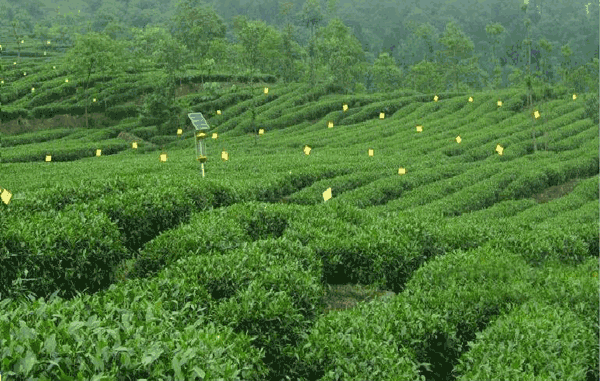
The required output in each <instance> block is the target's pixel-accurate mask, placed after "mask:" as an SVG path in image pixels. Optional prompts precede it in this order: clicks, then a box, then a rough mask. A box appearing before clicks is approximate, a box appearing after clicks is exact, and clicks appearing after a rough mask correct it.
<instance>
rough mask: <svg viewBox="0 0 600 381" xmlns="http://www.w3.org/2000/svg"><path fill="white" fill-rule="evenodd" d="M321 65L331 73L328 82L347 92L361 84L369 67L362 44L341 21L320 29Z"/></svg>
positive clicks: (318, 54) (318, 48) (319, 55)
mask: <svg viewBox="0 0 600 381" xmlns="http://www.w3.org/2000/svg"><path fill="white" fill-rule="evenodd" d="M316 50H317V56H318V58H319V63H321V64H323V65H325V67H326V68H327V69H328V70H327V71H328V72H329V73H330V75H329V78H328V80H329V81H332V82H334V83H337V84H338V85H339V86H340V87H342V88H343V89H345V91H349V90H351V85H352V84H354V83H356V82H359V81H360V79H362V78H361V75H362V73H364V72H365V69H366V68H367V67H368V65H367V64H366V62H365V53H364V51H363V50H362V47H361V45H360V42H359V41H358V40H357V39H356V37H354V36H353V35H352V34H351V33H350V29H349V28H348V27H347V26H345V25H344V23H342V21H341V20H340V19H333V20H331V21H330V22H329V24H328V25H327V26H326V27H325V28H321V29H319V31H318V33H317V38H316Z"/></svg>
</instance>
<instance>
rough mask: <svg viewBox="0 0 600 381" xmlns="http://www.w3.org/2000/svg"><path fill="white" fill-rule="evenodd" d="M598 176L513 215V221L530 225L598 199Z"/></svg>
mask: <svg viewBox="0 0 600 381" xmlns="http://www.w3.org/2000/svg"><path fill="white" fill-rule="evenodd" d="M598 196H599V194H598V176H594V177H591V178H588V179H585V180H582V181H580V182H579V183H578V184H577V185H576V186H575V189H573V191H572V192H570V193H569V194H566V195H564V196H563V197H560V198H557V199H554V200H552V201H550V202H547V203H543V204H538V205H535V206H533V207H531V208H528V209H526V210H524V211H523V212H521V213H519V214H516V215H514V216H512V217H511V221H512V222H513V223H519V224H522V225H529V224H533V223H539V222H542V221H545V220H547V219H549V218H552V217H553V216H557V215H560V214H561V213H564V212H567V211H570V210H574V209H576V208H579V207H581V206H582V205H584V204H586V203H587V202H589V201H593V200H598Z"/></svg>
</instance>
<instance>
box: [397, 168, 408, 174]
mask: <svg viewBox="0 0 600 381" xmlns="http://www.w3.org/2000/svg"><path fill="white" fill-rule="evenodd" d="M398 174H399V175H404V174H406V169H404V168H402V167H400V168H398Z"/></svg>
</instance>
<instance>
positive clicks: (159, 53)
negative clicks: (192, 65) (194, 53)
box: [152, 34, 189, 102]
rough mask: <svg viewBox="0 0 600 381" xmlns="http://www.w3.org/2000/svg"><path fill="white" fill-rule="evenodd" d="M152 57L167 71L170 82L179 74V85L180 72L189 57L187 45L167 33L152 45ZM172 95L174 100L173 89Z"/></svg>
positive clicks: (183, 69) (173, 81)
mask: <svg viewBox="0 0 600 381" xmlns="http://www.w3.org/2000/svg"><path fill="white" fill-rule="evenodd" d="M152 57H153V60H154V62H155V64H156V65H157V66H158V67H159V68H161V69H163V70H164V71H165V72H166V73H167V76H168V80H169V81H171V83H173V84H174V83H175V79H176V78H177V77H178V76H179V86H181V74H182V73H183V72H184V71H185V68H184V65H185V63H186V62H187V61H188V59H189V51H188V49H187V46H185V45H184V44H182V43H181V42H179V41H178V40H176V39H175V38H173V37H172V36H170V35H168V34H167V35H166V37H165V38H163V39H161V40H160V41H158V42H157V44H156V45H155V46H154V51H153V52H152ZM172 96H173V102H174V101H175V92H174V91H173V94H172Z"/></svg>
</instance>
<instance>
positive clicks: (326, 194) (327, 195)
mask: <svg viewBox="0 0 600 381" xmlns="http://www.w3.org/2000/svg"><path fill="white" fill-rule="evenodd" d="M330 198H331V188H327V190H326V191H325V192H323V200H324V201H327V200H329V199H330Z"/></svg>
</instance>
